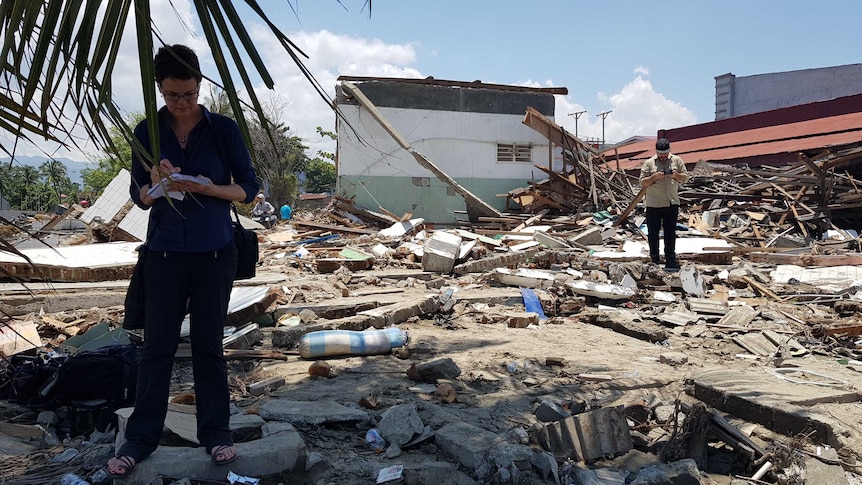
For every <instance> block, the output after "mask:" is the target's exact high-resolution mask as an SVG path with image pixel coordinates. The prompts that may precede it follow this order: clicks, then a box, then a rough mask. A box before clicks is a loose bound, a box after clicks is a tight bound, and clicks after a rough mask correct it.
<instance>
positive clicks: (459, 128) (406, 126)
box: [335, 76, 567, 224]
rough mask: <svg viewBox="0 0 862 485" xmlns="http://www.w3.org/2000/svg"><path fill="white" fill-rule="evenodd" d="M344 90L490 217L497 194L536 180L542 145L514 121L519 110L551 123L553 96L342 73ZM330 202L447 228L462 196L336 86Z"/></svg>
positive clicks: (545, 91) (550, 91)
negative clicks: (350, 89) (352, 91)
mask: <svg viewBox="0 0 862 485" xmlns="http://www.w3.org/2000/svg"><path fill="white" fill-rule="evenodd" d="M338 79H339V80H340V81H349V82H352V83H354V84H355V85H356V86H357V87H358V88H359V90H360V91H361V92H362V93H363V94H364V95H365V96H366V97H367V98H368V99H369V100H370V101H371V102H372V103H373V104H374V106H376V108H377V109H378V111H379V112H380V113H381V114H382V115H383V117H385V118H386V121H387V122H388V123H389V125H390V126H391V127H392V128H393V129H394V130H395V131H397V132H398V133H399V134H400V135H401V136H403V137H404V138H405V139H406V140H407V142H408V143H409V144H410V146H411V147H412V148H413V149H414V150H415V151H417V152H419V153H421V154H422V155H424V156H425V157H426V158H427V159H428V160H429V161H431V162H432V163H433V164H434V165H436V166H437V167H438V168H439V169H440V170H441V171H442V172H444V173H445V174H447V175H448V176H450V177H452V178H453V179H454V180H455V181H456V182H457V183H458V184H460V185H462V186H463V187H464V188H466V189H467V190H468V191H470V192H471V193H472V194H473V195H475V196H476V197H478V198H479V199H481V200H482V201H484V202H485V203H487V204H490V205H491V206H494V207H495V208H497V209H499V210H503V209H504V207H505V198H504V197H498V194H505V193H506V192H507V191H509V190H511V189H514V188H516V187H522V186H524V185H526V184H527V183H528V182H529V181H531V180H535V179H538V180H541V179H544V178H546V175H545V174H544V173H543V172H541V171H539V170H537V169H536V168H535V167H534V166H533V165H534V164H536V165H542V166H549V165H550V164H551V163H552V159H553V156H554V153H553V150H552V147H550V146H549V142H548V139H547V138H546V137H545V136H543V135H542V134H541V133H538V132H536V131H535V130H533V129H531V128H529V127H528V126H526V125H524V124H523V123H522V121H523V119H524V115H525V112H526V109H527V107H533V108H535V109H536V110H538V111H539V112H541V113H542V114H543V115H545V116H547V117H548V118H551V119H553V116H554V94H566V93H567V90H566V89H565V88H529V87H523V86H505V85H498V84H485V83H482V82H479V81H476V82H460V81H444V80H436V79H433V78H429V79H401V78H359V77H351V76H342V77H339V78H338ZM337 93H338V94H337V96H336V105H337V107H338V109H339V111H340V112H341V113H342V114H343V118H342V117H341V116H339V117H338V119H337V122H336V132H337V133H338V147H337V160H338V162H337V165H336V169H337V173H338V178H337V187H336V192H335V193H336V195H338V196H341V197H348V198H354V200H355V201H356V203H357V204H358V205H361V206H363V207H366V208H368V209H371V210H377V208H378V207H383V208H385V209H386V210H388V211H391V212H393V213H396V214H403V213H406V212H410V213H412V214H413V215H414V216H415V217H422V218H424V219H425V220H426V221H428V222H434V223H444V224H445V223H455V222H457V221H458V217H457V216H456V213H455V211H464V210H465V202H464V198H463V197H462V196H461V195H459V194H458V193H456V192H455V191H454V190H452V189H451V187H449V186H448V185H447V184H446V183H444V182H442V181H441V180H439V179H438V178H437V177H436V176H435V175H434V174H433V173H432V172H431V171H430V170H428V169H426V168H423V167H422V166H421V165H420V164H419V163H417V161H416V159H415V158H414V157H413V155H411V153H408V152H407V151H406V150H404V149H403V148H401V146H399V145H398V144H397V143H396V142H395V140H394V139H393V137H392V136H391V135H390V134H389V133H388V132H387V131H386V129H385V128H384V127H383V126H381V124H380V123H378V122H377V121H376V120H375V119H374V118H373V117H372V116H371V115H370V114H369V112H368V110H367V109H365V108H364V107H363V106H361V104H360V103H359V102H357V100H355V99H353V98H352V97H351V96H349V95H347V94H345V91H344V89H343V87H342V85H339V86H338V90H337Z"/></svg>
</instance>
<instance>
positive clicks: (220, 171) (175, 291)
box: [108, 45, 259, 478]
mask: <svg viewBox="0 0 862 485" xmlns="http://www.w3.org/2000/svg"><path fill="white" fill-rule="evenodd" d="M154 64H155V77H156V79H155V81H156V83H157V84H158V88H159V91H160V92H161V93H162V97H163V98H164V99H165V106H164V107H163V108H162V109H160V110H159V115H158V117H159V119H158V126H159V140H160V146H159V147H157V148H156V149H151V147H150V135H149V130H148V125H147V122H146V121H143V122H141V123H140V124H138V126H137V127H136V128H135V137H136V138H137V141H138V142H139V143H141V145H142V146H143V148H144V149H145V150H147V151H149V153H153V154H155V155H156V156H157V157H158V158H160V159H161V160H160V161H159V162H158V163H157V164H156V165H153V166H152V167H151V166H150V164H149V163H147V162H146V161H144V160H143V156H142V153H140V152H139V151H138V150H134V151H133V155H132V183H131V186H130V193H131V196H132V200H134V202H135V204H137V205H138V207H140V208H141V209H144V210H147V209H148V210H149V213H150V214H149V226H148V228H147V242H146V248H147V249H146V251H147V257H146V259H145V261H144V271H143V274H144V288H145V291H144V308H145V311H144V313H145V317H144V350H143V356H142V359H141V363H140V367H139V372H138V383H137V390H136V395H135V410H134V412H133V413H132V415H131V417H130V418H129V421H128V423H127V425H126V442H125V443H124V444H123V445H122V446H121V447H120V449H119V450H118V451H117V456H115V457H114V458H111V460H109V461H108V473H109V474H110V475H111V476H112V477H114V478H122V477H126V476H128V475H129V473H131V471H132V469H133V468H134V467H135V465H136V464H137V462H139V461H140V460H143V459H144V458H146V457H147V456H149V455H150V454H151V453H152V452H153V451H155V450H156V448H157V447H158V445H159V440H160V439H161V437H162V429H163V428H164V422H165V416H166V414H167V407H168V395H169V391H170V384H171V372H172V369H173V362H174V355H175V354H176V351H177V346H178V343H179V340H180V328H181V326H182V323H183V320H184V318H185V316H186V313H189V315H190V324H191V347H192V367H193V372H194V384H195V401H196V406H197V412H196V415H197V438H198V440H199V441H200V444H201V445H202V446H203V447H204V450H205V451H206V453H207V454H209V455H211V456H212V461H213V462H214V463H215V464H216V465H223V464H226V463H230V462H232V461H233V460H234V459H236V457H237V450H236V447H235V446H234V445H233V438H232V433H231V430H230V426H229V418H230V391H229V388H228V382H227V362H226V361H225V358H224V350H223V349H222V337H223V333H224V322H225V319H226V317H227V308H228V301H229V299H230V293H231V287H232V286H233V280H234V277H235V276H236V270H237V251H236V247H235V245H234V241H233V228H232V224H231V218H230V204H231V202H233V201H244V202H246V203H248V202H251V201H252V199H253V198H254V196H255V194H256V193H257V191H258V189H259V184H258V182H257V176H256V175H255V172H254V168H252V164H251V157H250V155H249V151H248V148H247V147H246V145H245V141H244V139H243V137H242V134H241V133H240V130H239V127H238V126H237V124H236V122H235V121H233V120H232V119H230V118H228V117H226V116H221V115H218V114H215V113H210V112H209V111H208V110H207V109H206V108H205V107H203V106H201V105H199V104H197V99H198V93H199V90H200V83H201V79H202V75H201V72H200V64H199V62H198V57H197V55H196V54H195V53H194V51H192V50H191V49H190V48H188V47H186V46H184V45H172V46H165V47H162V48H160V49H159V51H158V53H157V54H156V56H155V59H154ZM178 173H181V174H183V175H190V176H197V177H196V178H195V181H194V182H193V181H180V180H172V179H170V178H163V177H166V176H168V175H173V174H178ZM159 184H164V185H162V186H161V188H162V189H166V190H163V191H160V192H159V191H155V192H150V188H151V187H157V186H159ZM165 192H167V193H168V195H170V194H171V193H174V194H176V193H180V194H184V197H183V198H181V199H180V198H177V196H176V195H170V196H171V198H172V200H171V201H170V203H169V202H168V200H167V199H168V197H166V196H164V195H163V194H164V193H165Z"/></svg>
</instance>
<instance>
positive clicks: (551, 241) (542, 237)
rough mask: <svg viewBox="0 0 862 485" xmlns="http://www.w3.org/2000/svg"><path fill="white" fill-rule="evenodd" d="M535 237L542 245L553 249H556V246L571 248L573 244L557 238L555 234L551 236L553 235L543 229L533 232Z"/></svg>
mask: <svg viewBox="0 0 862 485" xmlns="http://www.w3.org/2000/svg"><path fill="white" fill-rule="evenodd" d="M533 237H534V238H535V239H536V241H539V242H540V243H542V245H544V246H546V247H549V248H551V249H554V248H571V246H569V244H568V243H567V242H566V241H564V240H562V239H560V238H556V237H554V236H551V235H549V234H546V233H544V232H541V231H540V232H536V233H535V234H533Z"/></svg>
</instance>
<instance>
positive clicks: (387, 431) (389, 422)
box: [377, 404, 425, 447]
mask: <svg viewBox="0 0 862 485" xmlns="http://www.w3.org/2000/svg"><path fill="white" fill-rule="evenodd" d="M377 429H378V430H379V431H380V436H382V437H383V439H385V440H386V441H387V442H388V443H390V444H395V445H398V446H399V447H400V446H401V445H403V444H405V443H408V442H409V441H410V440H411V439H412V438H413V436H414V435H416V434H419V433H422V431H423V430H424V429H425V424H424V423H423V422H422V419H421V418H420V417H419V413H417V412H416V406H415V405H413V404H399V405H398V406H392V407H391V408H389V409H387V410H386V411H384V412H383V415H382V416H381V417H380V422H379V423H377Z"/></svg>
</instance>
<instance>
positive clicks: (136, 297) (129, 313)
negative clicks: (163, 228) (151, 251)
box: [123, 244, 147, 330]
mask: <svg viewBox="0 0 862 485" xmlns="http://www.w3.org/2000/svg"><path fill="white" fill-rule="evenodd" d="M137 251H138V262H137V264H135V271H134V272H132V279H131V280H129V289H128V290H126V302H125V306H126V311H125V314H124V315H123V328H125V329H126V330H137V329H141V328H144V259H146V257H147V246H146V245H144V244H141V245H140V246H138V249H137Z"/></svg>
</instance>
